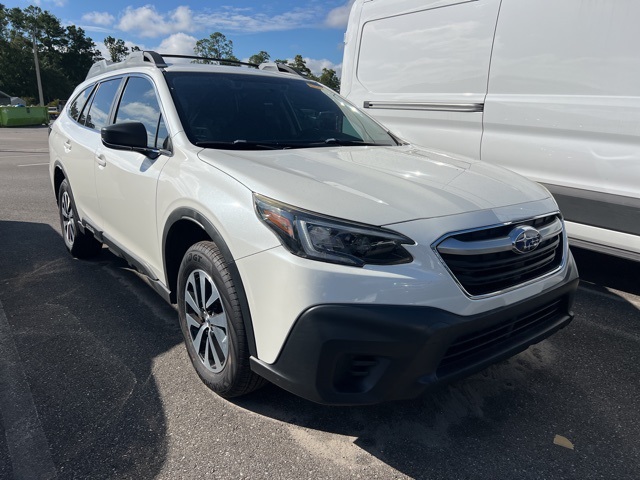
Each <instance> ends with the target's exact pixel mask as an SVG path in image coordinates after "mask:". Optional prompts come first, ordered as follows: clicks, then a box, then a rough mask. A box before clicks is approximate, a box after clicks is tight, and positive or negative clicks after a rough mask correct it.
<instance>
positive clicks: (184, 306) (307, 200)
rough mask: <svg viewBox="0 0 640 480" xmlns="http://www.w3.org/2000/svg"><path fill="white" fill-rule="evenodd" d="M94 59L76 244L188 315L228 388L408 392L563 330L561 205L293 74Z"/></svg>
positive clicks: (80, 96)
mask: <svg viewBox="0 0 640 480" xmlns="http://www.w3.org/2000/svg"><path fill="white" fill-rule="evenodd" d="M170 57H171V56H169V55H164V56H161V55H159V54H157V53H155V52H136V53H134V54H132V55H131V56H130V57H129V58H128V59H127V60H125V61H124V62H121V63H117V64H111V65H108V64H107V63H106V62H104V61H102V62H100V63H98V64H96V65H94V66H93V67H92V69H91V70H90V72H89V75H88V77H87V80H86V81H85V82H84V83H82V84H81V85H80V86H79V87H78V88H77V89H76V91H75V92H74V94H73V96H72V97H71V100H70V102H69V103H68V107H67V108H66V109H65V110H64V111H63V112H62V113H61V114H60V117H59V118H58V119H57V120H56V121H55V123H54V124H53V127H52V129H51V134H50V140H49V145H50V152H51V166H50V173H51V180H52V183H53V187H54V192H55V195H56V199H57V202H58V206H59V211H60V221H61V225H62V232H63V238H64V242H65V244H66V247H67V248H68V250H69V251H70V252H71V254H72V255H74V256H76V257H79V258H87V257H91V256H93V255H96V254H97V253H99V251H100V249H101V248H102V245H103V244H104V245H107V246H108V247H109V248H110V249H111V250H112V251H113V252H114V253H116V254H117V255H120V256H122V257H123V258H125V259H126V260H127V261H128V262H129V263H130V264H131V265H132V266H133V267H135V268H136V269H137V270H138V271H139V272H141V273H142V274H144V275H146V276H147V277H148V278H149V280H150V283H151V285H153V286H154V288H155V289H156V290H157V291H158V292H159V293H160V294H161V295H162V296H163V297H164V298H165V299H166V300H167V301H169V302H171V303H177V309H178V313H179V321H180V324H181V327H182V332H183V334H184V338H185V343H186V348H187V351H188V353H189V356H190V358H191V361H192V363H193V365H194V367H195V369H196V371H197V372H198V374H199V376H200V377H201V378H202V380H203V381H204V383H205V384H206V385H207V386H209V387H210V388H211V389H213V390H214V391H215V392H217V393H218V394H220V395H222V396H224V397H233V396H237V395H242V394H245V393H248V392H250V391H252V390H255V389H256V388H257V387H259V386H260V385H262V384H263V383H264V381H265V379H266V380H269V381H271V382H273V383H275V384H277V385H279V386H281V387H283V388H285V389H287V390H289V391H291V392H293V393H295V394H297V395H300V396H302V397H304V398H307V399H310V400H313V401H316V402H320V403H327V404H368V403H376V402H380V401H387V400H394V399H401V398H412V397H415V396H418V395H419V394H421V393H423V392H425V391H428V390H430V389H432V388H434V387H435V386H436V385H438V384H440V383H441V382H448V381H451V380H454V379H458V378H461V377H463V376H465V375H468V374H470V373H472V372H474V371H477V370H479V369H482V368H484V367H486V366H487V365H489V364H491V363H493V362H496V361H498V360H501V359H504V358H507V357H509V356H511V355H513V354H515V353H517V352H519V351H522V350H524V349H525V348H527V347H528V346H529V345H531V344H533V343H536V342H539V341H540V340H542V339H543V338H545V337H547V336H548V335H550V334H552V333H553V332H555V331H557V330H558V329H560V328H562V327H564V326H565V325H567V324H568V323H569V322H570V321H571V319H572V318H573V314H572V313H571V310H570V309H571V305H572V302H573V296H574V293H575V290H576V288H577V284H578V275H577V270H576V267H575V264H574V261H573V259H572V257H571V253H570V252H569V250H568V248H567V238H566V234H565V231H564V225H563V220H562V216H561V215H560V212H559V211H558V207H557V205H556V203H555V202H554V200H553V198H552V197H551V196H550V195H549V192H548V191H547V190H545V189H544V188H543V187H541V186H539V185H537V184H535V183H533V182H531V181H529V180H526V179H524V178H523V177H520V176H518V175H516V174H514V173H511V172H508V171H506V170H502V169H500V168H497V167H493V166H490V165H487V164H484V163H481V162H477V161H473V160H470V159H466V158H458V157H454V156H450V155H448V154H446V153H443V152H436V151H430V150H425V149H422V148H417V147H414V146H412V145H409V144H406V143H404V142H402V141H401V140H399V139H398V138H396V137H394V136H393V135H392V134H391V133H389V132H388V131H387V130H386V129H385V128H383V127H382V126H381V125H380V124H378V123H376V122H375V121H374V120H372V119H371V118H369V117H367V116H366V115H365V114H364V113H362V112H361V111H359V110H358V109H357V108H355V107H354V106H353V105H351V104H350V103H349V102H348V101H346V100H345V99H344V98H342V97H340V96H339V95H338V94H336V93H334V92H333V91H331V90H329V89H327V88H325V87H323V86H322V85H320V84H319V83H316V82H314V81H310V80H309V79H306V78H304V77H301V76H298V75H292V74H291V73H282V72H281V71H280V70H284V69H285V67H284V66H278V65H275V64H266V65H262V66H261V67H260V68H249V67H238V66H223V65H212V64H190V63H179V62H177V61H174V63H169V62H168V60H169V59H170Z"/></svg>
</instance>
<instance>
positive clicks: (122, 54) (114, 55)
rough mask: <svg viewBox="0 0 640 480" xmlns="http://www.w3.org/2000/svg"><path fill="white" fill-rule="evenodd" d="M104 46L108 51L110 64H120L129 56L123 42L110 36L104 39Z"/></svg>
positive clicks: (127, 48)
mask: <svg viewBox="0 0 640 480" xmlns="http://www.w3.org/2000/svg"><path fill="white" fill-rule="evenodd" d="M104 46H105V47H106V48H107V50H108V51H109V55H110V56H111V61H112V62H121V61H122V60H124V59H125V58H126V57H127V55H128V54H129V47H127V46H126V45H125V44H124V40H122V39H120V38H117V39H116V38H113V37H112V36H111V35H109V36H108V37H107V38H105V39H104Z"/></svg>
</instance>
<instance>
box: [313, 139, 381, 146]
mask: <svg viewBox="0 0 640 480" xmlns="http://www.w3.org/2000/svg"><path fill="white" fill-rule="evenodd" d="M324 143H325V144H326V145H340V146H341V147H353V146H358V147H376V146H385V145H381V144H379V143H369V142H363V141H362V140H345V139H338V138H333V137H332V138H327V139H325V141H324Z"/></svg>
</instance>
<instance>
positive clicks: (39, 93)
mask: <svg viewBox="0 0 640 480" xmlns="http://www.w3.org/2000/svg"><path fill="white" fill-rule="evenodd" d="M33 61H34V62H35V64H36V79H37V80H38V95H39V96H40V106H41V107H44V96H43V95H42V80H41V79H40V62H39V61H38V45H37V43H36V29H35V28H34V29H33Z"/></svg>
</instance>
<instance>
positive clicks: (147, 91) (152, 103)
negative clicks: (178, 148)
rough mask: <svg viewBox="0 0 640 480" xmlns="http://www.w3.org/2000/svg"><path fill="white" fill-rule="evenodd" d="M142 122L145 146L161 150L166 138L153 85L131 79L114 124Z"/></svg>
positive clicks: (137, 78) (143, 80)
mask: <svg viewBox="0 0 640 480" xmlns="http://www.w3.org/2000/svg"><path fill="white" fill-rule="evenodd" d="M123 122H142V124H143V125H144V126H145V128H146V129H147V146H148V147H150V148H161V147H162V145H163V143H164V140H165V138H166V137H167V129H166V127H165V126H164V121H163V120H162V113H161V112H160V104H159V103H158V98H157V96H156V91H155V89H154V88H153V84H152V83H151V82H150V81H149V80H148V79H146V78H142V77H131V78H129V80H128V81H127V86H126V87H125V89H124V94H123V95H122V99H121V100H120V105H119V106H118V111H117V113H116V118H115V123H123Z"/></svg>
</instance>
